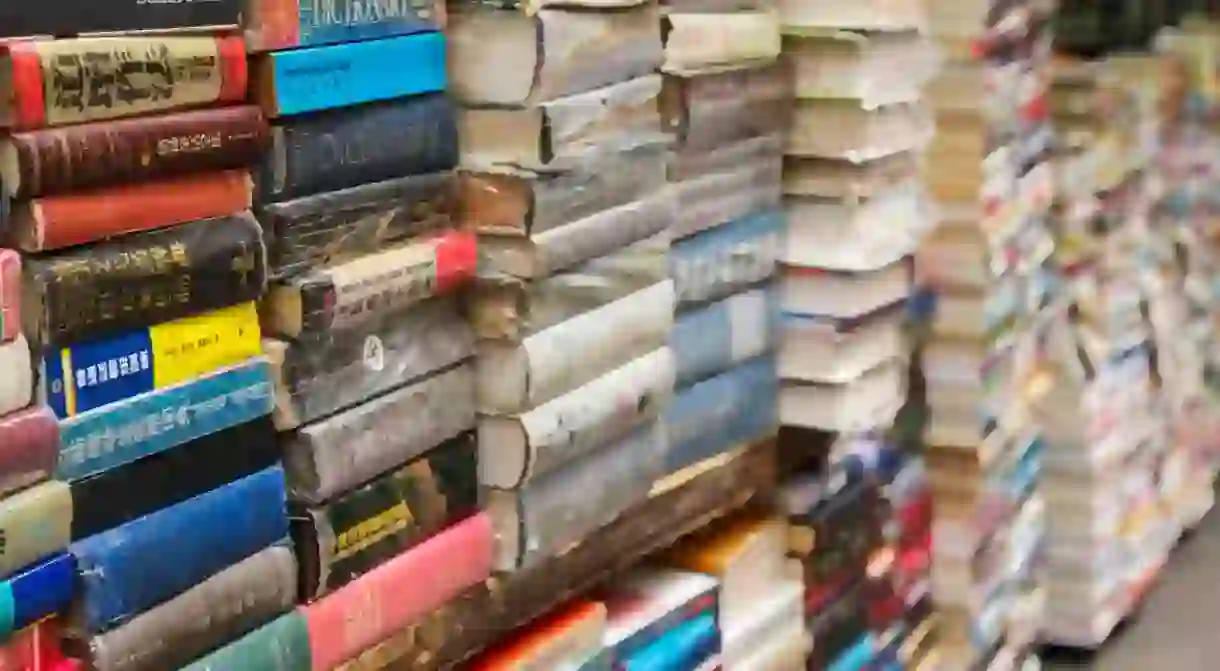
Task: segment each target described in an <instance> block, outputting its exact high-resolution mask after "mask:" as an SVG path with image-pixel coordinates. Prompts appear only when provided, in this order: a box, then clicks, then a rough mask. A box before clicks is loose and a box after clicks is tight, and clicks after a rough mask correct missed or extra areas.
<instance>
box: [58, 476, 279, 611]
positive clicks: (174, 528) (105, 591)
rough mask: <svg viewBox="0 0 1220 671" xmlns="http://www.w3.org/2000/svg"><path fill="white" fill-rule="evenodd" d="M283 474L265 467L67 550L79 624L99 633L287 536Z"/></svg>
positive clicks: (74, 544)
mask: <svg viewBox="0 0 1220 671" xmlns="http://www.w3.org/2000/svg"><path fill="white" fill-rule="evenodd" d="M284 506H285V503H284V472H283V470H281V469H280V468H279V467H275V468H269V469H267V470H264V471H261V472H259V473H256V474H255V475H251V476H249V477H246V478H242V479H241V480H238V481H237V482H234V483H231V484H228V485H225V486H224V487H221V488H219V489H215V490H212V491H210V492H208V493H206V494H203V495H200V496H196V497H195V498H193V499H188V500H186V501H184V502H182V503H179V504H177V505H175V506H172V507H170V508H165V509H163V510H159V511H157V512H155V513H152V514H149V515H145V516H144V517H141V518H139V519H136V520H134V521H132V522H128V523H127V524H124V525H123V526H121V527H119V528H117V529H112V530H110V531H107V532H106V533H102V534H98V535H96V536H91V537H89V538H86V539H85V540H82V541H77V542H76V543H73V544H72V554H73V555H74V556H75V557H76V561H77V565H78V571H79V574H80V597H81V598H80V600H81V621H82V625H83V626H84V629H85V631H87V632H89V633H101V632H103V631H107V630H109V629H112V628H113V627H114V626H115V625H117V624H120V623H121V622H123V621H125V620H127V619H130V618H131V617H132V616H134V615H136V614H138V613H141V612H143V611H145V610H148V609H149V608H151V607H153V606H155V605H156V604H159V603H161V602H163V601H165V600H167V599H169V598H171V597H173V596H175V595H178V594H181V593H182V592H184V591H185V590H187V589H189V588H190V587H191V586H193V585H196V584H198V583H200V582H203V581H204V580H206V579H207V578H209V577H211V576H213V575H215V574H216V573H219V572H220V571H222V570H224V569H225V568H227V567H229V566H232V565H234V564H236V563H237V562H239V561H241V560H243V559H245V558H246V557H249V556H250V555H253V554H255V553H256V552H258V551H260V550H262V549H264V548H266V547H268V546H270V545H274V544H275V543H277V542H279V541H280V540H282V539H284V538H286V537H287V536H288V517H287V513H286V511H285V509H284Z"/></svg>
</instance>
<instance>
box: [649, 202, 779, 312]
mask: <svg viewBox="0 0 1220 671" xmlns="http://www.w3.org/2000/svg"><path fill="white" fill-rule="evenodd" d="M783 228H784V218H783V215H782V214H781V213H779V212H766V213H762V214H758V215H753V216H749V217H745V218H743V219H739V220H737V221H733V222H729V223H727V224H724V225H722V226H718V227H716V228H713V229H712V230H709V231H705V232H703V233H700V234H698V235H695V236H692V237H690V238H687V239H686V240H682V241H680V242H677V243H675V244H674V246H673V249H672V250H671V252H670V273H671V277H673V279H674V284H675V286H676V288H677V293H678V305H679V307H682V306H687V305H695V304H698V303H703V302H706V301H710V300H715V299H717V298H720V297H722V296H726V295H728V294H731V293H734V292H736V291H738V290H740V289H742V288H744V287H747V286H749V285H751V284H755V283H757V282H761V281H763V280H765V279H767V278H769V277H771V276H772V275H774V274H775V267H776V262H777V259H778V258H779V254H780V249H781V245H782V232H783Z"/></svg>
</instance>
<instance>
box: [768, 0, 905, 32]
mask: <svg viewBox="0 0 1220 671" xmlns="http://www.w3.org/2000/svg"><path fill="white" fill-rule="evenodd" d="M776 4H777V5H778V6H779V9H780V13H781V15H782V16H783V19H784V28H785V31H786V34H790V35H803V34H808V33H813V34H816V33H818V32H820V31H821V30H859V31H891V32H898V31H904V30H914V29H922V28H925V27H926V26H927V18H928V17H927V13H926V11H925V9H924V6H925V4H927V3H923V2H917V1H915V0H896V1H895V2H887V3H885V5H879V6H874V5H869V4H861V3H858V2H852V1H851V0H827V1H826V2H818V3H807V2H804V0H778V1H777V3H776Z"/></svg>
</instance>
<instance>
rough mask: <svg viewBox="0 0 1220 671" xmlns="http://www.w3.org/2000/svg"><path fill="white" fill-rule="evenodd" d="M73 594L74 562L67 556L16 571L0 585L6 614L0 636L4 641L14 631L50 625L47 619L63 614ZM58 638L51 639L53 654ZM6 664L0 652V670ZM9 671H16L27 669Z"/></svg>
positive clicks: (62, 553)
mask: <svg viewBox="0 0 1220 671" xmlns="http://www.w3.org/2000/svg"><path fill="white" fill-rule="evenodd" d="M75 592H76V561H75V560H74V559H73V557H72V555H71V554H69V553H67V552H57V553H56V554H53V555H50V556H49V557H46V558H44V559H42V560H40V561H38V562H36V563H34V564H31V565H29V566H25V567H23V568H21V569H19V570H18V571H17V572H15V573H13V574H12V575H9V576H8V577H6V578H5V579H4V580H3V581H0V595H2V596H0V598H3V599H4V601H5V603H6V604H8V605H7V608H8V613H6V615H5V618H4V621H3V622H0V635H3V636H5V637H7V636H9V635H11V634H13V633H15V632H17V631H18V630H21V631H29V629H30V628H31V627H33V628H40V627H41V626H42V624H45V623H48V622H52V620H50V619H49V618H50V617H51V616H53V615H56V614H58V613H62V612H63V611H64V610H66V609H67V608H68V604H69V603H70V602H71V601H72V597H73V595H74V594H75ZM56 629H58V627H56ZM55 633H58V631H57V632H55ZM58 638H59V637H58V636H56V637H55V646H54V647H55V648H56V650H58V647H59V645H58V643H59V642H58ZM10 645H11V644H10ZM6 647H7V646H6ZM6 661H8V660H7V659H6V655H5V652H3V651H0V668H5V667H4V666H3V663H4V662H6ZM13 668H15V669H17V670H18V671H20V670H22V669H25V668H28V667H21V666H17V667H13Z"/></svg>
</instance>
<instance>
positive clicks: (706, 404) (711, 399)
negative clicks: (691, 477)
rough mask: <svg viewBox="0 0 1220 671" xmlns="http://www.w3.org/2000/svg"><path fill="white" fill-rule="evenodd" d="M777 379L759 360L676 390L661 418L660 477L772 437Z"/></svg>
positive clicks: (770, 360)
mask: <svg viewBox="0 0 1220 671" xmlns="http://www.w3.org/2000/svg"><path fill="white" fill-rule="evenodd" d="M778 395H779V378H778V376H777V375H776V373H775V357H774V356H770V355H766V354H764V355H762V356H759V357H755V358H754V359H750V360H748V361H746V362H745V363H742V364H739V365H737V366H734V367H733V368H730V369H729V370H727V371H725V372H724V373H721V374H720V375H717V376H714V377H711V378H708V379H706V380H703V381H702V382H697V383H695V384H693V385H691V386H689V387H686V388H684V389H681V390H679V391H678V393H677V395H676V397H675V398H674V402H673V403H672V404H671V405H670V407H669V408H668V410H667V411H666V413H665V425H666V431H667V432H668V433H669V443H670V444H669V450H668V452H667V454H666V456H665V473H666V474H667V475H668V474H671V473H678V472H680V471H682V470H683V469H685V468H687V467H690V466H694V465H695V464H698V463H701V462H703V461H705V460H709V459H713V458H717V457H720V458H723V457H724V456H725V455H726V454H728V453H731V452H733V451H735V450H738V449H740V448H741V447H743V446H745V445H749V444H752V443H755V442H757V441H759V440H763V439H765V438H768V437H770V436H772V435H774V434H775V431H776V430H777V429H778V428H779V417H778V416H777V414H776V406H777V401H776V399H777V397H778Z"/></svg>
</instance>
